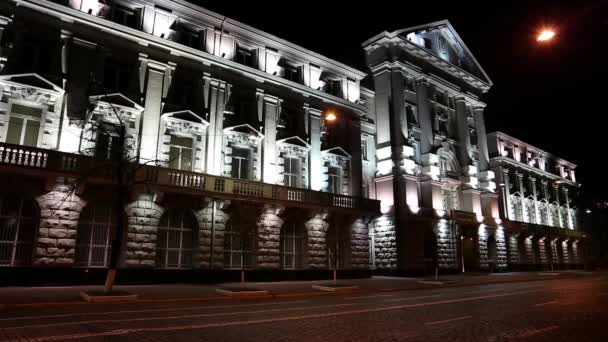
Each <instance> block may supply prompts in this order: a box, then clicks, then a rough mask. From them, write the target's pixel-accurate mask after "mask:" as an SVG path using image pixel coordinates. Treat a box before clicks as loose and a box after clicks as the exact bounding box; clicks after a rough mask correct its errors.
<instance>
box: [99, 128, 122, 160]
mask: <svg viewBox="0 0 608 342" xmlns="http://www.w3.org/2000/svg"><path fill="white" fill-rule="evenodd" d="M121 152H122V148H121V146H120V139H119V138H118V137H116V136H112V135H110V134H108V133H106V132H102V131H101V130H99V131H97V141H96V142H95V156H96V157H97V158H99V159H107V160H117V159H120V158H122V157H121Z"/></svg>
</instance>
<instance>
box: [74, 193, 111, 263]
mask: <svg viewBox="0 0 608 342" xmlns="http://www.w3.org/2000/svg"><path fill="white" fill-rule="evenodd" d="M112 209H113V208H112V207H111V206H109V205H107V204H97V203H96V204H89V205H87V206H86V207H85V208H84V209H83V210H82V213H80V218H79V220H78V234H77V238H76V266H83V267H106V266H107V265H108V261H109V257H110V248H111V241H112V234H114V232H115V231H116V218H115V217H114V213H113V210H112Z"/></svg>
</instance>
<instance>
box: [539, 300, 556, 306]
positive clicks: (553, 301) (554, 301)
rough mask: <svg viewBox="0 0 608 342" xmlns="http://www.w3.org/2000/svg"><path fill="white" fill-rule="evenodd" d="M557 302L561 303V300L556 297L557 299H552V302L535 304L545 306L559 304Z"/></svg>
mask: <svg viewBox="0 0 608 342" xmlns="http://www.w3.org/2000/svg"><path fill="white" fill-rule="evenodd" d="M557 303H559V301H558V300H557V299H556V300H552V301H550V302H545V303H538V304H534V306H545V305H551V304H557Z"/></svg>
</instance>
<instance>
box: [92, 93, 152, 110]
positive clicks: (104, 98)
mask: <svg viewBox="0 0 608 342" xmlns="http://www.w3.org/2000/svg"><path fill="white" fill-rule="evenodd" d="M89 101H90V102H106V103H111V104H113V105H116V106H120V107H124V108H131V109H134V110H138V111H143V110H144V107H142V106H140V105H139V104H137V103H136V102H134V101H132V100H131V99H129V98H128V97H126V96H124V95H123V94H121V93H113V94H106V95H95V96H90V97H89Z"/></svg>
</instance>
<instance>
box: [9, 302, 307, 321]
mask: <svg viewBox="0 0 608 342" xmlns="http://www.w3.org/2000/svg"><path fill="white" fill-rule="evenodd" d="M308 302H310V301H309V300H294V301H289V302H272V303H255V304H239V305H215V306H192V307H185V308H173V309H166V308H165V309H145V310H119V311H102V312H84V313H82V312H81V313H70V314H60V315H46V316H26V317H10V318H0V322H5V321H18V320H28V319H46V318H60V317H76V316H102V315H115V314H123V313H139V312H166V311H184V310H198V309H228V308H242V307H248V306H267V305H284V304H297V303H308Z"/></svg>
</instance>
